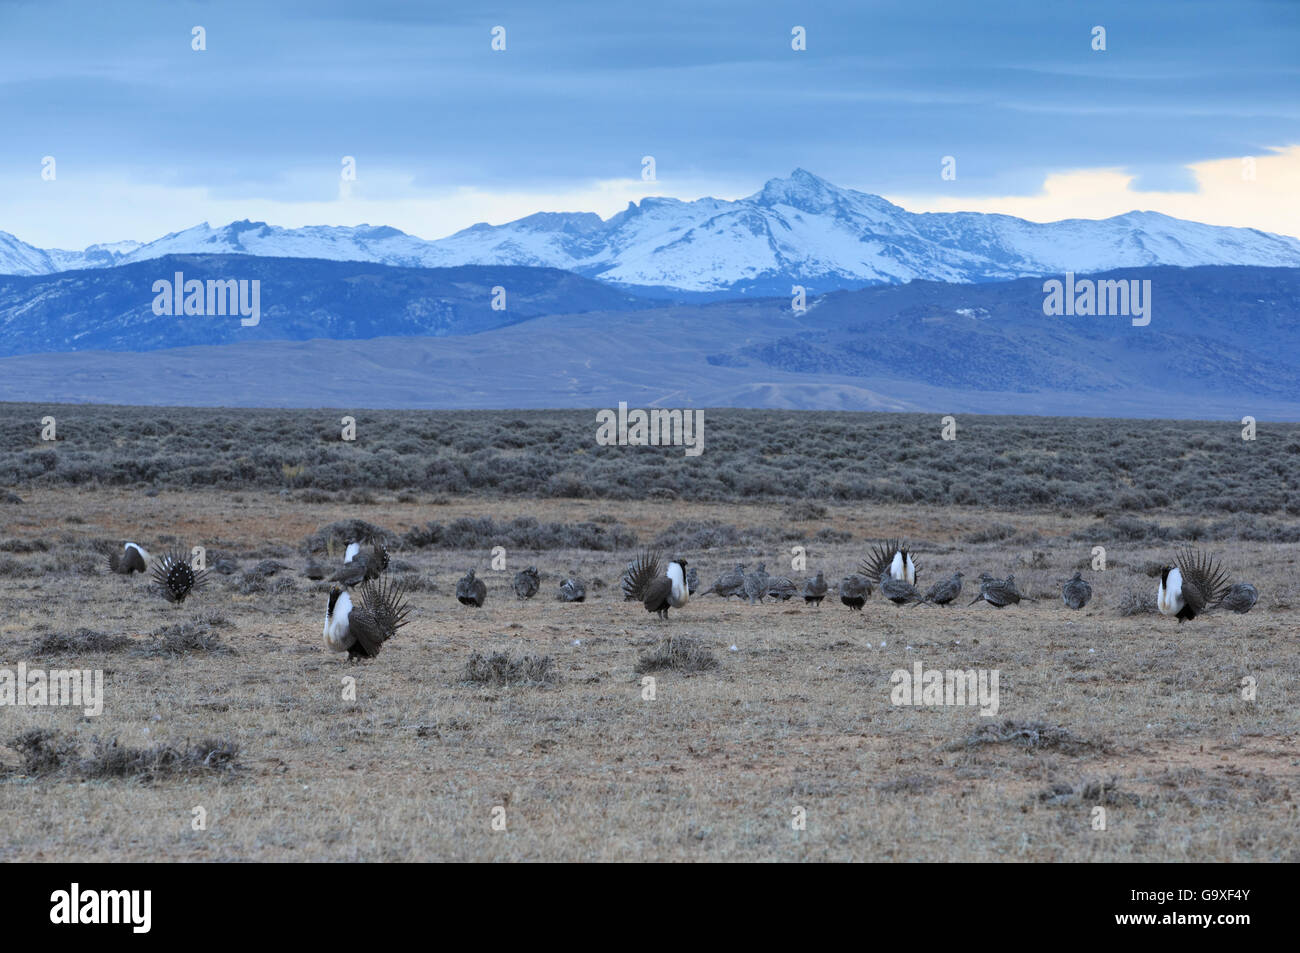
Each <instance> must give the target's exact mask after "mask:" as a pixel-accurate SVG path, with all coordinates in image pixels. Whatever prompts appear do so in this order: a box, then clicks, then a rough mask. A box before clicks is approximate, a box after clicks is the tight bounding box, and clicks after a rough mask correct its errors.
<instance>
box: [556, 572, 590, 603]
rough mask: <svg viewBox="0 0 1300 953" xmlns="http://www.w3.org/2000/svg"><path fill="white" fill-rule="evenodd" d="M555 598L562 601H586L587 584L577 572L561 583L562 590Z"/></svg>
mask: <svg viewBox="0 0 1300 953" xmlns="http://www.w3.org/2000/svg"><path fill="white" fill-rule="evenodd" d="M555 598H556V599H558V600H559V601H560V602H584V601H586V599H587V585H586V583H584V582H583V581H582V580H581V579H579V578H578V576H577V574H576V573H575V574H574V575H572V576H570V577H569V578H568V579H566V580H564V582H562V583H560V591H559V593H558V594H557V595H556V597H555Z"/></svg>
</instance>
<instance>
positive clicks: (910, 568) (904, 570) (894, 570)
mask: <svg viewBox="0 0 1300 953" xmlns="http://www.w3.org/2000/svg"><path fill="white" fill-rule="evenodd" d="M889 575H891V576H892V577H894V578H895V579H901V580H903V582H906V583H908V584H909V585H915V584H916V564H915V563H913V562H912V557H911V556H908V557H907V558H906V559H904V558H903V554H902V553H901V552H897V553H894V561H893V562H892V563H890V564H889Z"/></svg>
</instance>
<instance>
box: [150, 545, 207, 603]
mask: <svg viewBox="0 0 1300 953" xmlns="http://www.w3.org/2000/svg"><path fill="white" fill-rule="evenodd" d="M153 579H154V583H155V584H156V585H157V586H158V588H159V589H160V590H161V591H162V594H163V598H165V599H166V600H167V601H168V602H175V603H181V602H184V601H185V599H186V597H188V596H189V595H190V594H191V593H193V592H197V591H198V590H200V589H202V588H203V587H204V586H205V585H207V582H208V571H207V570H206V569H199V570H195V569H194V567H192V566H191V565H190V564H189V562H188V561H187V560H186V559H185V557H184V556H183V555H182V554H181V553H179V552H176V551H174V550H173V551H172V552H170V553H166V554H165V555H163V556H160V557H159V558H158V559H156V560H154V564H153Z"/></svg>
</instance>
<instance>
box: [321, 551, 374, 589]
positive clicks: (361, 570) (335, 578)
mask: <svg viewBox="0 0 1300 953" xmlns="http://www.w3.org/2000/svg"><path fill="white" fill-rule="evenodd" d="M387 568H388V550H387V549H385V548H384V544H383V543H376V544H375V545H374V546H367V547H364V548H363V547H362V545H361V544H360V543H355V542H354V543H348V548H347V551H346V552H345V553H344V554H343V568H342V569H340V570H339V571H338V572H336V573H335V574H334V575H332V576H330V582H339V583H342V584H343V585H345V586H356V585H359V584H360V583H363V582H368V581H369V580H371V579H378V578H379V574H380V573H382V572H383V571H384V570H385V569H387Z"/></svg>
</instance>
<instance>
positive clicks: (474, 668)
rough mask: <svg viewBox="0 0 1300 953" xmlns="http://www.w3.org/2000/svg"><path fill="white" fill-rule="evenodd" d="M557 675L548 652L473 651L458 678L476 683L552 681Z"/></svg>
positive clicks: (530, 683) (535, 682)
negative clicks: (487, 652) (487, 653)
mask: <svg viewBox="0 0 1300 953" xmlns="http://www.w3.org/2000/svg"><path fill="white" fill-rule="evenodd" d="M559 678H560V675H559V673H558V672H557V671H556V670H555V659H553V658H551V656H549V655H521V656H516V655H514V653H512V652H493V653H492V654H491V655H484V654H483V653H482V652H475V653H474V654H472V655H471V656H470V657H469V661H468V662H466V663H465V668H464V671H463V672H462V675H461V681H465V682H477V683H478V684H480V685H554V684H555V683H556V682H557V681H559Z"/></svg>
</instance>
